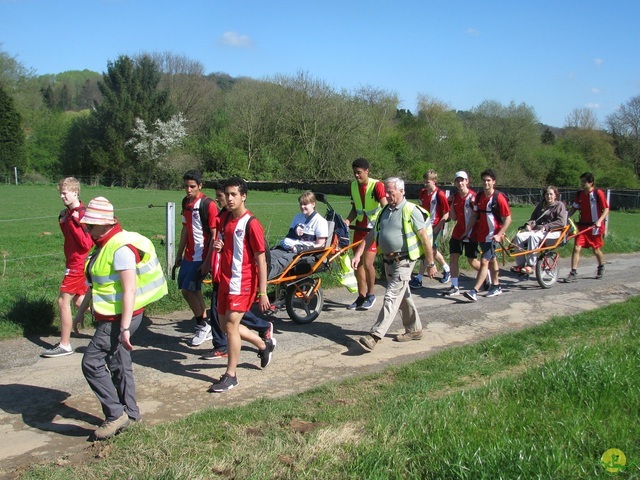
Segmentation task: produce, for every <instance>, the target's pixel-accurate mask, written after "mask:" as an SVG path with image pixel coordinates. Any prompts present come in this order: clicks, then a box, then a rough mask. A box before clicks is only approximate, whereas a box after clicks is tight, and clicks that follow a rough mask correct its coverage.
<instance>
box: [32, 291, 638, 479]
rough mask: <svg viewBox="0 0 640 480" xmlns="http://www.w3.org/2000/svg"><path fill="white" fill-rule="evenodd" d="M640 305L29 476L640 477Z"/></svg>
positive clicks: (229, 413) (111, 446)
mask: <svg viewBox="0 0 640 480" xmlns="http://www.w3.org/2000/svg"><path fill="white" fill-rule="evenodd" d="M638 311H640V298H639V297H635V298H632V299H630V300H628V301H627V302H625V303H622V304H617V305H612V306H609V307H606V308H604V309H600V310H597V311H592V312H586V313H582V314H579V315H575V316H570V317H562V318H555V319H552V320H550V321H549V322H547V323H546V324H544V325H541V326H538V327H535V328H531V329H528V330H524V331H522V332H519V333H515V334H509V335H501V336H497V337H494V338H491V339H488V340H486V341H483V342H481V343H478V344H474V345H468V346H463V347H457V348H451V349H447V350H446V351H444V352H441V353H438V354H436V355H433V356H431V357H428V358H425V359H422V360H419V361H417V362H415V363H412V364H408V365H402V366H398V367H393V368H389V369H387V370H385V371H384V372H383V373H380V374H377V375H371V376H365V377H360V378H355V379H352V380H349V381H346V382H343V383H331V384H326V385H322V386H320V387H318V388H316V389H314V390H311V391H308V392H306V393H304V394H301V395H295V396H290V397H285V398H281V399H277V400H274V399H269V400H266V399H265V400H260V401H257V402H253V403H251V404H249V405H246V406H242V407H233V408H219V409H208V410H205V411H202V412H200V413H197V414H193V415H190V416H188V417H187V418H185V419H182V420H180V421H177V422H172V423H168V424H164V425H160V426H155V427H145V426H144V425H136V426H134V427H132V428H131V430H130V431H129V432H127V433H125V434H122V435H120V436H118V437H116V438H114V439H113V440H110V441H107V442H104V443H102V444H100V446H99V447H98V449H97V451H96V452H94V453H96V460H95V461H93V462H88V463H84V464H81V465H75V466H61V465H40V466H35V467H33V468H31V469H30V470H29V471H28V472H27V473H25V474H24V476H23V477H22V478H24V479H47V480H56V479H72V478H86V479H103V478H112V479H116V478H137V479H143V478H145V479H151V478H153V479H194V478H221V479H230V478H233V479H240V478H242V479H271V478H279V479H301V478H313V479H340V480H342V479H365V478H366V479H399V480H400V479H402V480H404V479H413V478H416V479H418V478H419V479H493V478H495V479H498V478H504V479H516V478H522V479H530V478H562V479H565V478H571V479H591V478H606V477H607V476H608V474H607V472H606V471H605V469H604V467H603V466H602V464H601V462H600V461H601V458H602V456H603V454H604V453H605V452H607V451H608V450H609V449H612V448H616V449H619V450H621V451H622V452H623V453H624V454H625V455H626V467H628V470H626V471H624V473H620V471H617V472H615V471H614V472H613V473H619V478H638V476H639V475H640V467H639V465H640V423H638V421H637V417H638V411H639V410H640V383H638V381H637V379H638V378H640V363H639V362H638V358H639V356H640V328H639V323H638Z"/></svg>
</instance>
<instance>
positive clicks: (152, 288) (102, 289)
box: [85, 230, 168, 315]
mask: <svg viewBox="0 0 640 480" xmlns="http://www.w3.org/2000/svg"><path fill="white" fill-rule="evenodd" d="M125 245H133V246H134V247H135V248H136V249H137V250H138V252H139V253H140V257H141V259H140V261H139V262H138V263H137V264H136V294H135V301H134V305H133V311H136V310H139V309H141V308H143V307H145V306H147V305H149V304H150V303H152V302H155V301H156V300H159V299H160V298H162V297H164V296H165V295H166V294H167V293H168V289H167V281H166V280H165V278H164V273H163V272H162V266H161V265H160V261H159V260H158V256H157V255H156V249H155V247H154V246H153V243H151V240H149V239H148V238H147V237H144V236H142V235H140V234H139V233H135V232H127V231H124V230H123V231H122V232H118V233H117V234H115V235H114V236H113V237H112V238H111V239H110V240H109V241H108V242H107V243H106V245H104V247H102V248H101V249H99V250H97V252H95V253H93V254H92V255H90V256H89V259H87V264H86V266H85V269H88V273H89V278H91V291H92V300H93V309H94V311H95V312H96V313H99V314H101V315H118V314H121V313H122V292H123V287H122V282H121V281H120V274H119V273H118V272H117V271H115V270H114V269H113V257H114V255H115V253H116V251H117V250H118V249H119V248H120V247H123V246H125ZM96 255H97V257H96ZM94 258H95V260H94Z"/></svg>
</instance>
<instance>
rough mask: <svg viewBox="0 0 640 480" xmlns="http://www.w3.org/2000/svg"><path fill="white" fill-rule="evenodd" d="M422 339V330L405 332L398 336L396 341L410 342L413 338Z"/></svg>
mask: <svg viewBox="0 0 640 480" xmlns="http://www.w3.org/2000/svg"><path fill="white" fill-rule="evenodd" d="M420 339H422V330H419V331H417V332H405V333H401V334H400V335H398V336H397V337H396V342H409V341H411V340H420Z"/></svg>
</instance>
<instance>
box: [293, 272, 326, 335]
mask: <svg viewBox="0 0 640 480" xmlns="http://www.w3.org/2000/svg"><path fill="white" fill-rule="evenodd" d="M317 282H319V279H313V278H306V279H304V280H302V281H300V282H297V283H294V284H293V285H289V287H287V292H286V296H285V305H286V307H287V313H288V314H289V317H290V318H291V320H293V321H294V322H296V323H301V324H305V323H311V322H313V321H314V320H315V319H316V318H318V315H320V312H321V311H322V306H323V305H324V294H323V293H322V288H321V287H320V285H317V287H316V283H317Z"/></svg>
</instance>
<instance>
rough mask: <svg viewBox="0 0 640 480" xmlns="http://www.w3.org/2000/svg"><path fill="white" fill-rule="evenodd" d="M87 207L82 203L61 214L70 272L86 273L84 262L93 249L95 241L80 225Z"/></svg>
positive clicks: (66, 257)
mask: <svg viewBox="0 0 640 480" xmlns="http://www.w3.org/2000/svg"><path fill="white" fill-rule="evenodd" d="M84 210H85V207H84V205H83V204H82V203H80V205H79V206H78V207H76V208H73V209H71V210H70V209H68V208H65V209H64V210H62V212H60V216H59V217H58V222H59V223H60V230H62V235H63V237H64V258H65V262H66V267H67V269H69V270H70V271H74V272H81V273H82V272H84V261H85V259H86V258H87V254H88V253H89V250H91V248H92V247H93V239H92V238H91V235H89V232H88V231H87V230H86V229H85V228H84V226H83V225H82V224H81V223H80V219H81V218H82V217H84Z"/></svg>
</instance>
